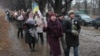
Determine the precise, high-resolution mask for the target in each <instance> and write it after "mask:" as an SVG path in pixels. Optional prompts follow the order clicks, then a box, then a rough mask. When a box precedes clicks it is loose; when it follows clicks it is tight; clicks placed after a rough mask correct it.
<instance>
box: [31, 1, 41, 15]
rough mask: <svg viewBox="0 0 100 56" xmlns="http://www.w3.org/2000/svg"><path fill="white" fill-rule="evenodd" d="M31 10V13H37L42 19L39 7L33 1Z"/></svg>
mask: <svg viewBox="0 0 100 56" xmlns="http://www.w3.org/2000/svg"><path fill="white" fill-rule="evenodd" d="M32 10H33V13H35V12H38V14H39V16H40V17H42V14H41V12H40V10H39V6H38V4H37V3H36V2H35V1H34V2H33V3H32Z"/></svg>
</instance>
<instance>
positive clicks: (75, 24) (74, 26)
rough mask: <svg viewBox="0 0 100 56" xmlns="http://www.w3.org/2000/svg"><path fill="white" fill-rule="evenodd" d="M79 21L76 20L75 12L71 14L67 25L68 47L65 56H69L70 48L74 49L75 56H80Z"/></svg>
mask: <svg viewBox="0 0 100 56" xmlns="http://www.w3.org/2000/svg"><path fill="white" fill-rule="evenodd" d="M80 29H81V27H80V24H79V21H78V20H77V19H76V18H75V14H74V12H70V13H69V20H67V21H66V23H65V34H66V39H65V40H66V45H67V48H66V50H65V56H69V52H70V48H71V47H73V48H74V56H78V46H79V33H80Z"/></svg>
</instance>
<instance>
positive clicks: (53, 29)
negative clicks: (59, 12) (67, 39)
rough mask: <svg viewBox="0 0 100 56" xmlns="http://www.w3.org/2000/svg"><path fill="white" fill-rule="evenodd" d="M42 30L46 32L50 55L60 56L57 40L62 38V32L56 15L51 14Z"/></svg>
mask: <svg viewBox="0 0 100 56" xmlns="http://www.w3.org/2000/svg"><path fill="white" fill-rule="evenodd" d="M43 30H44V31H45V32H47V41H48V43H49V46H50V54H51V55H53V56H61V49H60V41H59V38H61V37H62V36H63V31H62V27H61V24H60V22H59V21H58V20H57V17H56V14H51V16H50V19H49V20H48V23H47V25H45V26H44V28H43Z"/></svg>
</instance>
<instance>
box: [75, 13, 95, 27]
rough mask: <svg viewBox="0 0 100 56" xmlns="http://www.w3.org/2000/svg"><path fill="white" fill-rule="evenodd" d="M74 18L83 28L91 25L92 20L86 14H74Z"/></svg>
mask: <svg viewBox="0 0 100 56" xmlns="http://www.w3.org/2000/svg"><path fill="white" fill-rule="evenodd" d="M76 17H77V18H78V20H79V21H80V24H81V25H83V26H87V25H91V24H92V22H91V21H92V20H93V19H92V18H91V17H90V16H88V15H86V14H76Z"/></svg>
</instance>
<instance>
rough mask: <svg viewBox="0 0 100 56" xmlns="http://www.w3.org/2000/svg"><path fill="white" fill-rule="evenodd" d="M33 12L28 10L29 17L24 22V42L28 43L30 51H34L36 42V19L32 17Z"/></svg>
mask: <svg viewBox="0 0 100 56" xmlns="http://www.w3.org/2000/svg"><path fill="white" fill-rule="evenodd" d="M33 16H34V14H33V12H29V17H28V19H27V20H26V22H25V23H24V28H25V42H26V43H27V44H28V45H29V48H30V51H31V52H35V43H36V33H35V32H36V26H37V25H36V21H35V19H34V18H33Z"/></svg>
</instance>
